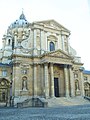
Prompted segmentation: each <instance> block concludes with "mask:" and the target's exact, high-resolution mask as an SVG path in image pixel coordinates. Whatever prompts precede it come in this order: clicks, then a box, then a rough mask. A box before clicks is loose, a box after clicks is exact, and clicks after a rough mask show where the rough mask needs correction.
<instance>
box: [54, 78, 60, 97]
mask: <svg viewBox="0 0 90 120" xmlns="http://www.w3.org/2000/svg"><path fill="white" fill-rule="evenodd" d="M54 93H55V97H59V85H58V78H54Z"/></svg>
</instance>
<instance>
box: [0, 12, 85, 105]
mask: <svg viewBox="0 0 90 120" xmlns="http://www.w3.org/2000/svg"><path fill="white" fill-rule="evenodd" d="M70 34H71V33H70V31H69V30H68V29H67V28H65V27H64V26H62V25H61V24H59V23H58V22H56V21H55V20H46V21H39V22H33V23H29V22H28V21H27V20H26V17H25V15H24V13H23V12H22V14H21V15H20V17H19V19H18V20H16V21H15V22H14V23H12V24H11V25H10V26H9V27H8V29H7V33H6V34H5V35H3V39H2V44H3V47H2V49H1V50H0V102H6V103H7V104H9V103H10V100H11V99H13V101H14V104H17V103H18V102H22V101H24V100H26V99H28V98H31V97H42V98H45V99H48V98H52V97H75V96H84V81H83V80H84V79H83V69H82V66H83V63H81V60H80V59H81V58H80V57H77V56H76V51H75V50H74V49H73V48H72V47H71V46H70V44H69V37H70Z"/></svg>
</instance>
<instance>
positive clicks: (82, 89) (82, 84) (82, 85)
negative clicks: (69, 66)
mask: <svg viewBox="0 0 90 120" xmlns="http://www.w3.org/2000/svg"><path fill="white" fill-rule="evenodd" d="M80 72H81V94H82V96H85V94H84V78H83V70H81V71H80Z"/></svg>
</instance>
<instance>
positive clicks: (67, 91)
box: [64, 65, 69, 97]
mask: <svg viewBox="0 0 90 120" xmlns="http://www.w3.org/2000/svg"><path fill="white" fill-rule="evenodd" d="M64 74H65V85H66V97H69V77H68V69H67V65H64Z"/></svg>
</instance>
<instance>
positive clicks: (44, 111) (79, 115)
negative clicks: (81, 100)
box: [0, 104, 90, 120]
mask: <svg viewBox="0 0 90 120" xmlns="http://www.w3.org/2000/svg"><path fill="white" fill-rule="evenodd" d="M0 120H90V104H89V105H79V106H59V107H57V108H22V109H21V108H0Z"/></svg>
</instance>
